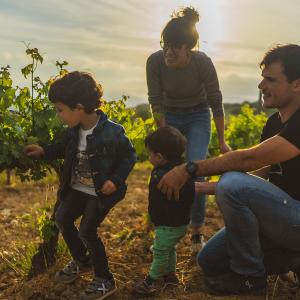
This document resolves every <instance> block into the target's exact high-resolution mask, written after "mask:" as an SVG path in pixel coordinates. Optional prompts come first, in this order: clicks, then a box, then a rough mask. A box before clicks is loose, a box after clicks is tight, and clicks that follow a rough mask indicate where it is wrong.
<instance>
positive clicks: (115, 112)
mask: <svg viewBox="0 0 300 300" xmlns="http://www.w3.org/2000/svg"><path fill="white" fill-rule="evenodd" d="M127 99H128V96H123V97H122V99H120V100H118V101H111V102H106V101H104V104H103V106H102V108H101V109H102V110H103V111H104V112H105V113H106V114H107V115H108V117H109V118H110V119H112V120H113V121H115V122H117V123H119V124H122V125H123V126H124V128H125V130H126V134H127V136H128V137H129V139H130V140H131V141H132V143H133V145H134V147H135V149H136V152H137V155H138V158H139V160H141V161H144V160H146V159H147V157H148V154H147V152H146V149H145V145H144V140H145V138H146V135H147V134H148V133H149V132H151V131H154V130H155V128H156V127H155V122H154V120H153V119H152V118H148V119H146V120H143V119H142V118H141V117H138V116H137V115H136V113H135V110H134V108H129V107H127V106H126V101H127Z"/></svg>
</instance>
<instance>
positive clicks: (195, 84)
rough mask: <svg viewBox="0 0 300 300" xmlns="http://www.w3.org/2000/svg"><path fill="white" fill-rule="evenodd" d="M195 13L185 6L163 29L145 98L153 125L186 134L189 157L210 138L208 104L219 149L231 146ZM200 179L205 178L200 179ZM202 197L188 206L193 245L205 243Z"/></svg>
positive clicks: (201, 152) (202, 153)
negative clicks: (200, 38) (172, 128)
mask: <svg viewBox="0 0 300 300" xmlns="http://www.w3.org/2000/svg"><path fill="white" fill-rule="evenodd" d="M198 21H199V13H198V12H197V11H196V10H195V9H194V8H192V7H185V8H183V9H181V10H180V11H179V12H177V13H175V14H174V15H173V17H172V18H171V20H170V21H169V22H168V23H167V25H166V26H165V28H164V29H163V31H162V34H161V42H160V43H161V47H162V50H160V51H157V52H155V53H153V54H152V55H150V57H149V58H148V60H147V85H148V95H149V103H150V105H151V109H152V113H153V116H154V118H155V120H156V123H157V125H158V126H159V127H160V126H164V125H171V126H173V127H175V128H177V129H178V130H180V131H181V132H182V133H183V134H184V135H185V137H186V138H187V141H188V144H187V153H186V158H187V160H188V161H193V160H199V159H204V158H205V157H206V153H207V148H208V144H209V139H210V132H211V128H210V109H209V108H211V110H212V113H213V119H214V122H215V125H216V129H217V134H218V140H219V146H220V151H221V153H225V152H227V151H230V150H231V149H230V147H229V146H228V145H227V144H226V142H225V139H224V110H223V104H222V94H221V92H220V89H219V82H218V78H217V74H216V71H215V68H214V65H213V63H212V61H211V59H210V58H209V57H208V56H207V55H206V54H205V53H203V52H201V51H196V50H193V49H194V48H195V46H196V45H198V44H199V34H198V32H197V30H196V26H195V25H196V23H197V22H198ZM199 180H203V178H199ZM204 216H205V196H204V195H200V196H198V197H197V198H196V199H195V201H194V203H193V206H192V210H191V225H192V238H191V240H192V249H193V251H198V250H199V249H200V248H201V247H202V246H203V235H202V233H201V226H202V225H203V223H204Z"/></svg>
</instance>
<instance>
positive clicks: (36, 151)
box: [24, 144, 45, 157]
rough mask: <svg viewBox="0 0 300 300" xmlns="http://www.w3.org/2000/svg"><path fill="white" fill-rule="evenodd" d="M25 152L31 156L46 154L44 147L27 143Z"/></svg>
mask: <svg viewBox="0 0 300 300" xmlns="http://www.w3.org/2000/svg"><path fill="white" fill-rule="evenodd" d="M24 153H25V155H27V156H31V157H40V156H42V155H44V154H45V152H44V149H43V147H41V146H39V145H37V144H31V145H27V146H25V148H24Z"/></svg>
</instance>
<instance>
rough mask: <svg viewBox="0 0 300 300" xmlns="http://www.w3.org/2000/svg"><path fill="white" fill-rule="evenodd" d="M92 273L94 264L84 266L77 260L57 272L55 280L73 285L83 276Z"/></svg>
mask: <svg viewBox="0 0 300 300" xmlns="http://www.w3.org/2000/svg"><path fill="white" fill-rule="evenodd" d="M91 271H92V264H91V263H90V262H89V263H86V264H82V263H80V262H78V261H76V260H72V261H70V262H69V263H67V264H66V266H65V267H64V268H63V269H62V270H60V271H58V272H56V274H55V277H54V279H55V280H56V281H58V282H62V283H71V282H73V281H74V280H76V279H77V278H78V277H80V276H81V275H84V274H87V273H90V272H91Z"/></svg>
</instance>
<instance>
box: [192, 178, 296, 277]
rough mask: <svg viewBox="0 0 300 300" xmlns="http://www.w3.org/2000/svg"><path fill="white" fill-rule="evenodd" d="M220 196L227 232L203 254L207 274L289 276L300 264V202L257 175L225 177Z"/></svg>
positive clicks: (213, 240) (215, 238)
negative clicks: (232, 273)
mask: <svg viewBox="0 0 300 300" xmlns="http://www.w3.org/2000/svg"><path fill="white" fill-rule="evenodd" d="M216 197H217V203H218V206H219V208H220V210H221V212H222V214H223V218H224V222H225V228H223V229H221V230H220V231H219V232H217V233H216V234H215V235H214V236H213V237H212V238H211V239H210V240H209V241H208V243H207V244H206V245H205V247H204V248H203V249H202V250H201V251H200V252H199V253H198V256H197V260H198V264H199V265H200V266H201V267H202V269H203V270H204V272H205V274H206V275H219V274H222V273H225V272H228V271H229V270H232V271H234V272H236V273H239V274H244V275H249V276H263V275H265V274H266V273H267V274H272V273H277V274H278V273H285V272H287V271H289V270H293V268H294V267H295V266H296V265H299V264H300V201H297V200H295V199H293V198H291V197H290V196H289V195H288V194H287V193H285V192H284V191H282V190H281V189H279V188H278V187H276V186H275V185H273V184H272V183H269V182H268V181H266V180H264V179H261V178H259V177H256V176H252V175H248V174H245V173H240V172H228V173H226V174H224V175H223V176H222V177H221V179H220V181H219V182H218V184H217V189H216Z"/></svg>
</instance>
